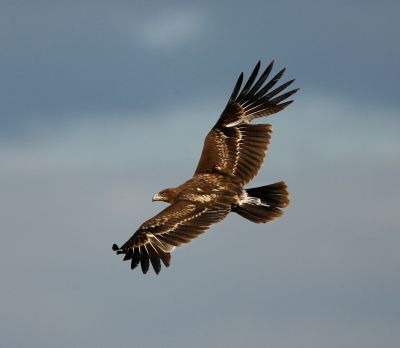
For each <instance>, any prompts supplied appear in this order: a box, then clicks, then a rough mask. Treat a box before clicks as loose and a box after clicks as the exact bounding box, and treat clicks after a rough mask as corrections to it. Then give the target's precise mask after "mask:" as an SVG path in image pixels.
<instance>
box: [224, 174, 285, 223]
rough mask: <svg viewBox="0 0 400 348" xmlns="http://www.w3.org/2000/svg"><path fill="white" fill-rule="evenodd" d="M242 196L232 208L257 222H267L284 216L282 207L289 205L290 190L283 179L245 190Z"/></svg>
mask: <svg viewBox="0 0 400 348" xmlns="http://www.w3.org/2000/svg"><path fill="white" fill-rule="evenodd" d="M242 197H243V198H242V200H241V201H240V202H239V203H238V204H237V205H235V206H234V207H233V209H232V210H233V211H235V212H236V213H238V214H239V215H241V216H243V217H244V218H246V219H248V220H250V221H253V222H256V223H266V222H268V221H272V220H274V219H276V218H278V217H279V216H282V215H283V211H282V210H281V208H286V207H287V206H288V205H289V192H288V189H287V185H286V184H285V183H284V182H283V181H280V182H276V183H275V184H271V185H266V186H260V187H255V188H251V189H247V190H244V193H243V196H242Z"/></svg>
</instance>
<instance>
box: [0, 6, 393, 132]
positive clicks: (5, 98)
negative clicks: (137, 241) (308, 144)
mask: <svg viewBox="0 0 400 348" xmlns="http://www.w3.org/2000/svg"><path fill="white" fill-rule="evenodd" d="M398 11H399V5H398V2H394V1H393V2H391V1H386V2H383V3H377V2H361V1H360V2H357V1H351V2H345V1H342V2H334V3H333V2H314V1H302V2H293V1H279V2H278V1H276V2H275V1H274V2H264V1H259V2H257V1H255V2H252V3H248V2H246V3H244V2H237V3H233V2H225V3H224V2H218V3H214V2H209V3H204V2H202V3H199V4H181V3H177V2H173V3H168V5H167V4H166V3H163V2H160V3H158V4H157V5H156V4H152V5H148V6H145V5H143V4H141V5H138V4H137V3H135V4H134V3H129V2H121V1H120V2H113V3H112V4H111V3H110V2H91V1H82V2H67V1H59V2H50V1H37V2H29V1H13V2H11V1H10V2H4V4H3V6H2V11H1V14H0V19H1V20H0V38H1V48H0V49H1V55H2V60H1V65H0V76H1V81H0V94H1V113H0V114H1V116H0V122H1V133H2V134H3V135H8V137H12V136H15V135H18V134H20V133H21V132H22V131H24V130H25V131H27V130H28V131H29V129H30V128H32V127H34V126H37V125H39V126H40V125H41V124H42V123H43V122H46V123H47V125H48V126H50V127H51V125H56V124H58V123H60V122H61V124H64V123H65V122H66V123H70V122H71V121H74V119H75V118H79V117H82V114H85V115H92V116H88V117H99V116H98V114H99V113H102V114H112V115H114V117H117V115H121V114H125V115H128V114H129V112H133V111H134V110H154V109H158V108H164V107H166V106H168V105H170V104H176V103H180V102H182V101H183V100H185V101H199V100H207V99H208V98H212V97H214V96H218V97H220V98H221V100H222V99H224V98H225V97H226V95H227V94H228V93H229V91H228V89H230V88H231V86H232V84H233V81H234V80H235V79H236V77H237V76H238V74H239V72H240V71H241V70H245V71H247V72H248V71H249V70H250V69H251V68H252V67H253V65H254V64H255V62H256V61H257V60H258V59H262V60H263V61H264V62H265V63H266V62H267V61H268V60H270V59H273V58H275V59H276V62H277V67H282V66H287V67H288V72H287V76H288V77H290V78H292V77H296V78H297V79H298V81H299V82H300V85H301V87H302V88H303V90H304V91H306V92H307V94H308V95H309V94H310V93H313V92H315V91H318V92H322V93H323V94H327V95H333V96H339V97H343V98H348V99H356V100H358V101H363V102H364V103H373V104H386V103H389V104H394V105H398V98H397V97H396V91H397V81H396V80H397V78H396V76H398V75H399V66H398V64H397V62H398V61H399V60H400V53H399V52H400V48H399V46H398V45H394V44H393V42H395V41H396V37H397V33H398V31H399V26H398V22H397V16H396V13H398Z"/></svg>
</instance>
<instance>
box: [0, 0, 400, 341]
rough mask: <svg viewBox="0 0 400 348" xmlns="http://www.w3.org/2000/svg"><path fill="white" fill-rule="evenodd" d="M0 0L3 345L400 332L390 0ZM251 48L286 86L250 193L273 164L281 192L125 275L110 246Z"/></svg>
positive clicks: (140, 212)
mask: <svg viewBox="0 0 400 348" xmlns="http://www.w3.org/2000/svg"><path fill="white" fill-rule="evenodd" d="M0 7H1V11H0V57H1V59H0V76H1V78H0V231H1V233H0V238H1V243H0V251H1V252H0V282H1V296H0V313H1V315H0V345H1V346H4V347H33V348H35V347H54V346H57V347H110V346H111V345H112V346H115V347H125V346H127V345H132V346H135V347H146V348H147V347H149V348H150V347H160V346H162V347H163V346H167V347H178V348H179V347H188V346H189V347H243V346H245V345H246V346H251V347H266V346H271V347H278V348H281V347H282V348H283V347H318V346H324V347H327V348H330V347H332V348H333V347H349V348H350V347H351V348H358V347H360V348H361V347H362V348H368V347H371V348H372V347H377V346H382V347H388V348H391V347H393V348H394V347H398V343H399V342H400V331H399V327H400V272H399V266H400V253H399V245H400V234H399V230H400V228H399V222H398V216H399V209H398V207H399V204H398V201H397V199H398V197H399V194H400V188H399V187H400V186H399V185H398V178H399V177H400V161H399V158H400V136H399V133H400V132H399V131H400V113H399V111H400V99H399V96H398V90H399V89H398V80H399V77H400V65H399V62H400V46H399V45H398V44H396V42H397V41H398V36H399V34H400V25H399V21H398V13H400V3H399V2H398V1H390V0H384V1H380V2H377V1H356V0H353V1H341V0H339V1H335V2H332V1H289V0H281V1H256V0H254V1H247V2H243V1H241V2H235V1H229V2H228V1H215V2H214V1H213V2H211V1H202V2H183V1H170V2H168V3H167V2H161V1H160V2H157V1H153V2H144V1H143V2H142V1H134V2H132V1H102V0H100V1H99V0H98V1H93V0H81V1H65V0H59V1H41V0H38V1H18V0H14V1H5V0H0ZM259 59H260V60H261V61H262V64H263V66H266V65H267V64H268V63H269V62H270V61H271V60H272V59H274V60H275V71H278V69H280V68H282V67H286V68H287V70H286V73H285V75H284V78H285V79H286V80H289V79H292V78H296V82H295V84H294V86H295V87H299V88H300V91H299V92H298V93H297V94H296V95H295V103H293V104H292V105H291V106H290V107H289V108H287V109H285V110H284V111H282V112H280V113H279V114H276V115H274V116H272V117H269V118H264V119H263V121H265V122H266V123H271V124H272V125H273V128H274V133H273V137H272V143H271V146H270V149H269V152H268V154H267V158H266V161H265V163H264V166H263V168H262V170H261V171H260V173H259V175H258V177H257V178H256V179H255V180H254V182H253V183H251V184H250V187H252V186H259V185H265V184H269V183H273V182H276V181H279V180H285V181H286V182H287V184H288V186H289V190H290V192H291V206H290V207H289V208H288V209H287V211H286V214H285V215H284V216H283V217H282V218H280V219H277V220H276V221H274V222H272V223H269V224H266V225H256V224H253V223H251V222H249V221H247V220H245V219H243V218H241V217H240V216H238V215H234V214H231V215H229V216H228V218H227V219H226V220H224V221H223V222H221V223H219V224H217V225H215V226H213V227H212V228H211V229H210V230H209V231H208V232H207V233H205V234H204V235H202V236H201V237H199V238H198V239H196V240H195V241H193V242H192V243H190V244H188V245H186V246H183V247H181V248H178V249H177V250H176V251H174V253H173V255H172V264H171V267H170V268H168V269H163V270H162V271H161V273H160V274H159V275H158V276H156V275H155V274H154V273H153V272H149V274H147V275H145V276H144V275H143V274H141V272H140V271H137V270H135V271H131V270H130V268H129V265H128V264H126V263H123V262H122V260H121V258H120V257H117V256H115V254H114V253H113V252H112V250H111V246H112V244H113V243H114V242H116V243H117V244H121V243H123V242H125V240H127V239H128V238H129V237H130V236H131V235H132V234H133V233H134V232H135V230H136V229H137V227H138V226H139V225H140V224H141V223H142V222H144V221H145V220H147V219H148V218H150V217H151V216H153V215H154V214H156V213H157V212H159V211H160V210H161V209H163V208H164V207H165V204H164V203H159V202H155V203H152V202H151V197H152V196H153V195H154V194H155V193H157V192H158V191H160V190H161V189H163V188H165V187H171V186H176V185H179V184H181V183H182V182H184V181H185V180H187V179H189V178H190V177H191V176H192V175H193V171H194V169H195V167H196V164H197V161H198V158H199V155H200V152H201V148H202V144H203V140H204V137H205V135H206V134H207V132H208V131H209V129H210V128H211V127H212V125H213V124H214V123H215V121H216V119H217V118H218V117H219V114H220V112H221V111H222V109H223V107H224V106H225V104H226V102H227V98H228V97H229V95H230V92H231V91H232V88H233V86H234V83H235V82H236V79H237V77H238V76H239V74H240V72H242V71H243V72H244V73H245V75H246V76H248V75H249V73H250V72H251V71H252V69H253V67H254V65H255V64H256V62H257V61H258V60H259ZM286 80H285V81H286Z"/></svg>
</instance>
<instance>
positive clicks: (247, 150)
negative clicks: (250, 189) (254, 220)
mask: <svg viewBox="0 0 400 348" xmlns="http://www.w3.org/2000/svg"><path fill="white" fill-rule="evenodd" d="M272 66H273V62H272V63H271V64H269V65H268V67H267V68H266V69H265V71H264V72H263V73H262V74H261V76H260V77H259V79H258V80H257V82H255V81H256V77H257V75H258V72H259V70H260V62H258V63H257V65H256V67H255V68H254V70H253V72H252V73H251V75H250V77H249V79H248V81H247V82H246V84H245V86H244V87H243V89H241V85H242V82H243V73H242V74H241V75H240V77H239V79H238V80H237V82H236V85H235V87H234V89H233V92H232V95H231V97H230V98H229V101H228V104H227V106H226V107H225V110H224V111H223V112H222V114H221V116H220V118H219V119H218V121H217V123H216V124H215V126H214V127H213V128H212V129H211V131H210V132H209V133H208V135H207V137H206V139H205V141H204V147H203V152H202V154H201V158H200V161H199V164H198V166H197V169H196V171H195V174H199V173H215V172H219V173H226V174H228V175H233V176H236V177H237V178H239V180H240V182H241V184H242V185H244V184H246V183H248V182H249V181H250V180H251V179H253V178H254V176H256V175H257V173H258V171H259V169H260V167H261V165H262V162H263V161H264V157H265V153H266V151H267V149H268V145H269V142H270V138H271V135H270V133H271V132H272V127H271V125H268V124H255V125H250V124H249V123H250V122H251V121H252V120H253V119H255V118H257V117H262V116H268V115H272V114H274V113H276V112H279V111H281V110H283V109H284V108H286V107H287V106H288V105H289V104H291V103H292V100H290V101H285V100H286V99H287V98H289V97H290V96H291V95H292V94H294V93H296V92H297V90H298V89H293V90H291V91H288V92H286V93H283V94H280V95H279V93H281V92H282V91H283V90H285V89H286V88H287V87H288V86H289V85H290V84H291V83H293V81H294V80H290V81H288V82H286V83H284V84H282V85H280V86H279V87H277V88H275V89H272V88H273V87H274V85H275V84H276V83H277V82H278V81H279V79H280V78H281V77H282V75H283V73H284V71H285V69H282V70H281V71H279V72H278V73H277V74H276V75H275V76H274V77H273V78H272V79H271V80H270V81H269V82H267V83H266V84H264V83H265V82H266V80H267V79H268V76H269V74H270V72H271V70H272ZM254 82H255V83H254Z"/></svg>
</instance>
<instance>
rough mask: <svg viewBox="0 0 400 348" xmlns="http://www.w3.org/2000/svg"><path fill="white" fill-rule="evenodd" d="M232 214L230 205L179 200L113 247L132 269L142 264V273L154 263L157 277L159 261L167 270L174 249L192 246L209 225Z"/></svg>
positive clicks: (159, 268)
mask: <svg viewBox="0 0 400 348" xmlns="http://www.w3.org/2000/svg"><path fill="white" fill-rule="evenodd" d="M229 211H230V205H229V204H227V203H215V204H213V205H211V206H210V205H207V204H205V203H198V202H192V201H186V200H179V201H177V202H175V203H173V204H171V205H170V206H168V207H167V208H165V209H164V210H163V211H161V212H160V213H159V214H157V215H156V216H154V217H153V218H151V219H150V220H148V221H146V222H145V223H143V224H142V225H141V226H140V227H139V229H138V230H137V231H136V232H135V233H134V235H133V236H132V237H131V238H130V239H129V240H128V241H127V242H126V243H125V244H124V245H123V246H122V247H121V248H119V247H118V246H117V245H116V244H114V246H113V249H114V250H115V251H117V254H125V257H124V261H125V260H131V268H132V269H134V268H136V267H137V266H138V265H139V263H140V265H141V268H142V271H143V273H146V272H147V271H148V269H149V264H150V263H151V264H152V266H153V268H154V271H155V272H156V273H157V274H158V273H159V272H160V270H161V262H160V261H162V262H163V263H164V265H165V266H166V267H168V266H169V263H170V260H171V254H170V253H171V251H172V250H174V249H175V247H177V246H180V245H182V244H185V243H189V242H190V241H191V240H192V239H194V238H196V237H198V236H199V235H200V234H202V233H203V232H205V231H206V230H207V229H208V228H209V227H210V225H212V224H214V223H216V222H218V221H221V220H222V219H223V218H224V217H225V216H226V215H227V214H228V213H229Z"/></svg>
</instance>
